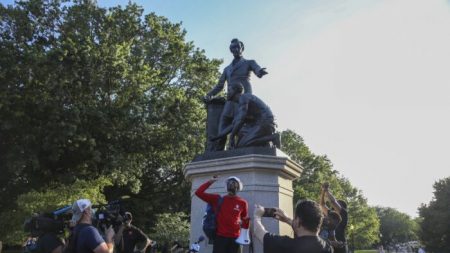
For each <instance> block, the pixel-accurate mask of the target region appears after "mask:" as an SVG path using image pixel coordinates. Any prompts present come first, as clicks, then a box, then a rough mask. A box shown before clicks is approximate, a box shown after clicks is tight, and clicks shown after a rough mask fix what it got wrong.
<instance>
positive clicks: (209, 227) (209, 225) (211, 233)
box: [203, 197, 223, 244]
mask: <svg viewBox="0 0 450 253" xmlns="http://www.w3.org/2000/svg"><path fill="white" fill-rule="evenodd" d="M222 202H223V198H222V197H219V200H218V202H217V210H216V211H214V207H213V206H212V205H211V204H209V203H208V204H207V205H206V212H205V215H204V216H203V232H204V233H205V235H206V236H207V237H208V239H209V243H210V244H211V243H212V242H213V241H214V238H216V229H217V214H219V212H220V206H221V205H222Z"/></svg>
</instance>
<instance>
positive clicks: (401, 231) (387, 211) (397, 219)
mask: <svg viewBox="0 0 450 253" xmlns="http://www.w3.org/2000/svg"><path fill="white" fill-rule="evenodd" d="M376 210H377V215H378V218H379V219H380V233H381V234H382V237H381V243H382V244H383V245H389V244H392V243H402V242H408V241H415V240H417V239H418V237H417V232H418V228H419V227H418V224H417V223H416V221H415V220H413V219H412V218H411V217H410V216H409V215H407V214H405V213H402V212H399V211H397V210H396V209H394V208H390V207H377V208H376Z"/></svg>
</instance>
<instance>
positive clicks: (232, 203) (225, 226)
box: [195, 176, 250, 253]
mask: <svg viewBox="0 0 450 253" xmlns="http://www.w3.org/2000/svg"><path fill="white" fill-rule="evenodd" d="M216 181H217V176H214V177H213V178H212V179H210V180H208V181H207V182H206V183H204V184H202V185H201V186H200V187H199V188H198V189H197V191H195V195H197V196H198V197H199V198H200V199H202V200H203V201H205V202H207V203H209V204H210V205H211V206H212V207H213V208H214V210H217V205H218V202H219V199H220V195H219V194H210V193H205V191H206V190H207V189H208V187H210V186H211V185H212V184H213V183H214V182H216ZM225 183H226V187H227V191H228V194H227V195H225V196H223V197H222V198H223V201H222V205H221V206H220V211H219V213H218V214H217V215H216V218H217V230H216V238H215V239H214V246H213V253H238V252H240V245H239V244H238V243H237V242H236V239H237V238H238V237H239V234H240V229H241V225H242V227H243V228H246V229H248V226H249V221H250V218H249V217H247V212H248V204H247V201H246V200H244V199H242V198H241V197H239V196H237V195H236V194H237V192H238V191H241V190H242V188H243V185H242V183H241V180H239V178H237V177H229V178H227V180H226V181H225Z"/></svg>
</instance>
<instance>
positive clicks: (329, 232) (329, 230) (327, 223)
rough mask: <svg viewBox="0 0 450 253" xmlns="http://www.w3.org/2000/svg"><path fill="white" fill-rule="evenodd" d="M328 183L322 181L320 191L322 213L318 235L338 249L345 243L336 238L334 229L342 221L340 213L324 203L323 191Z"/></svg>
mask: <svg viewBox="0 0 450 253" xmlns="http://www.w3.org/2000/svg"><path fill="white" fill-rule="evenodd" d="M328 187H329V184H328V183H324V184H323V185H322V187H321V191H320V209H321V210H322V213H323V215H324V219H323V222H322V227H321V229H320V232H319V236H320V237H322V238H323V239H324V240H327V241H328V242H329V243H330V244H331V245H332V246H333V248H334V250H335V251H336V250H338V249H340V248H343V247H344V246H345V244H344V243H343V242H341V241H338V240H337V239H336V229H337V227H338V226H339V224H340V223H341V221H342V218H341V215H339V213H337V212H336V211H334V210H331V209H329V208H328V207H327V206H326V204H325V193H326V191H327V190H328Z"/></svg>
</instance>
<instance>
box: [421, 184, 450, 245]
mask: <svg viewBox="0 0 450 253" xmlns="http://www.w3.org/2000/svg"><path fill="white" fill-rule="evenodd" d="M433 188H434V197H433V199H432V200H431V201H430V203H428V205H426V204H423V205H422V206H421V207H420V208H419V217H420V219H421V222H420V232H419V237H420V240H421V241H422V243H423V244H424V245H425V247H426V249H427V252H450V223H449V222H448V221H449V220H450V211H449V210H450V177H447V178H444V179H441V180H438V181H437V182H435V183H434V185H433Z"/></svg>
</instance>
